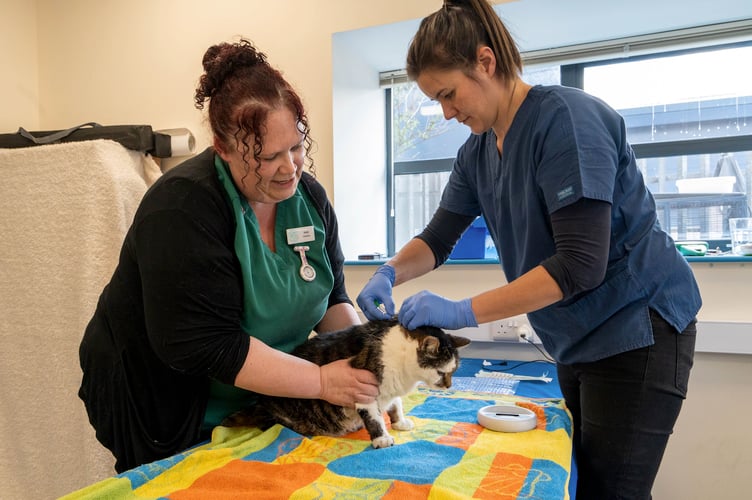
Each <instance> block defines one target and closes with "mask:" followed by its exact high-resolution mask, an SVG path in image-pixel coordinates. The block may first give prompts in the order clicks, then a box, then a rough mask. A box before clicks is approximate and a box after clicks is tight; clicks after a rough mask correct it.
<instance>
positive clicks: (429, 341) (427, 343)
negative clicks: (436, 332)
mask: <svg viewBox="0 0 752 500" xmlns="http://www.w3.org/2000/svg"><path fill="white" fill-rule="evenodd" d="M420 349H421V350H422V351H425V352H427V353H429V354H436V353H437V352H439V339H437V338H436V337H433V336H431V335H426V336H425V337H423V338H422V339H421V341H420Z"/></svg>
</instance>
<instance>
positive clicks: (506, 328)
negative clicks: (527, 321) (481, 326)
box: [490, 318, 521, 342]
mask: <svg viewBox="0 0 752 500" xmlns="http://www.w3.org/2000/svg"><path fill="white" fill-rule="evenodd" d="M520 324H521V323H520V320H519V319H517V318H505V319H501V320H498V321H492V322H491V324H490V329H491V339H493V340H494V342H517V341H518V333H517V331H518V328H519V327H520Z"/></svg>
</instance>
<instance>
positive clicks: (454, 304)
mask: <svg viewBox="0 0 752 500" xmlns="http://www.w3.org/2000/svg"><path fill="white" fill-rule="evenodd" d="M399 321H400V323H402V325H403V326H404V327H405V328H407V329H408V330H414V329H416V328H418V327H421V326H425V325H430V326H437V327H439V328H446V329H448V330H459V329H460V328H465V327H468V326H478V321H477V320H476V319H475V313H474V312H473V307H472V301H471V300H470V299H469V298H468V299H464V300H460V301H453V300H449V299H447V298H445V297H442V296H440V295H436V294H435V293H431V292H429V291H427V290H423V291H422V292H418V293H416V294H415V295H413V296H412V297H408V298H407V299H406V300H405V301H404V302H403V303H402V307H401V308H400V312H399Z"/></svg>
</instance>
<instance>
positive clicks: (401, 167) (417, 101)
mask: <svg viewBox="0 0 752 500" xmlns="http://www.w3.org/2000/svg"><path fill="white" fill-rule="evenodd" d="M559 75H560V71H559V67H558V66H546V67H539V68H535V67H531V68H526V69H525V73H524V74H523V78H524V79H525V81H526V82H528V83H533V84H544V85H552V84H558V83H560V77H559ZM386 93H387V102H388V103H389V105H388V110H389V112H390V113H391V124H392V125H391V130H392V133H391V135H390V136H389V137H388V141H387V144H388V146H387V147H388V148H389V147H391V151H392V158H393V161H392V164H391V168H390V169H388V176H389V178H390V179H391V185H392V188H391V189H388V198H389V200H388V206H389V207H391V210H390V214H389V215H390V216H389V219H388V221H387V229H388V233H389V237H388V243H387V248H388V252H389V254H390V255H392V254H394V252H395V251H396V250H399V249H400V248H401V247H402V246H403V245H404V244H405V243H407V242H408V241H409V240H410V239H411V238H412V237H413V236H415V235H416V234H418V233H419V232H420V231H421V230H422V229H423V228H424V227H425V226H426V224H428V222H429V221H430V219H431V216H432V215H433V213H434V212H435V211H436V208H438V206H439V201H440V199H441V193H442V191H443V190H444V186H445V185H446V183H447V181H448V180H449V172H450V171H451V170H452V163H453V162H454V158H455V155H456V154H457V150H458V149H459V148H460V146H461V145H462V144H463V143H464V142H465V140H466V139H467V137H468V135H469V134H470V129H468V128H467V127H466V126H465V125H462V124H461V123H459V122H457V121H456V120H451V121H447V120H445V119H444V115H443V112H442V109H441V106H440V105H439V104H438V103H436V102H434V101H431V100H430V99H428V98H427V97H426V96H425V95H424V94H423V92H421V91H420V89H419V88H418V86H417V85H416V84H415V83H414V82H402V83H396V84H393V85H391V86H389V87H388V88H387V90H386Z"/></svg>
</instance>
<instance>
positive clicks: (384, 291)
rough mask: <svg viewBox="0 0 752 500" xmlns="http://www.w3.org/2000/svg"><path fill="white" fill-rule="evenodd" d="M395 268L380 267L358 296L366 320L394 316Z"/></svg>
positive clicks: (387, 265)
mask: <svg viewBox="0 0 752 500" xmlns="http://www.w3.org/2000/svg"><path fill="white" fill-rule="evenodd" d="M394 277H395V273H394V268H393V267H392V266H390V265H389V264H384V265H382V266H380V267H379V268H378V269H377V270H376V272H375V273H374V274H373V276H371V279H370V280H368V283H366V286H364V287H363V290H361V292H360V294H358V298H357V302H358V307H360V310H361V311H363V314H364V315H365V317H366V318H368V319H370V320H375V319H389V318H391V317H393V316H394V300H393V299H392V287H393V286H394Z"/></svg>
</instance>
